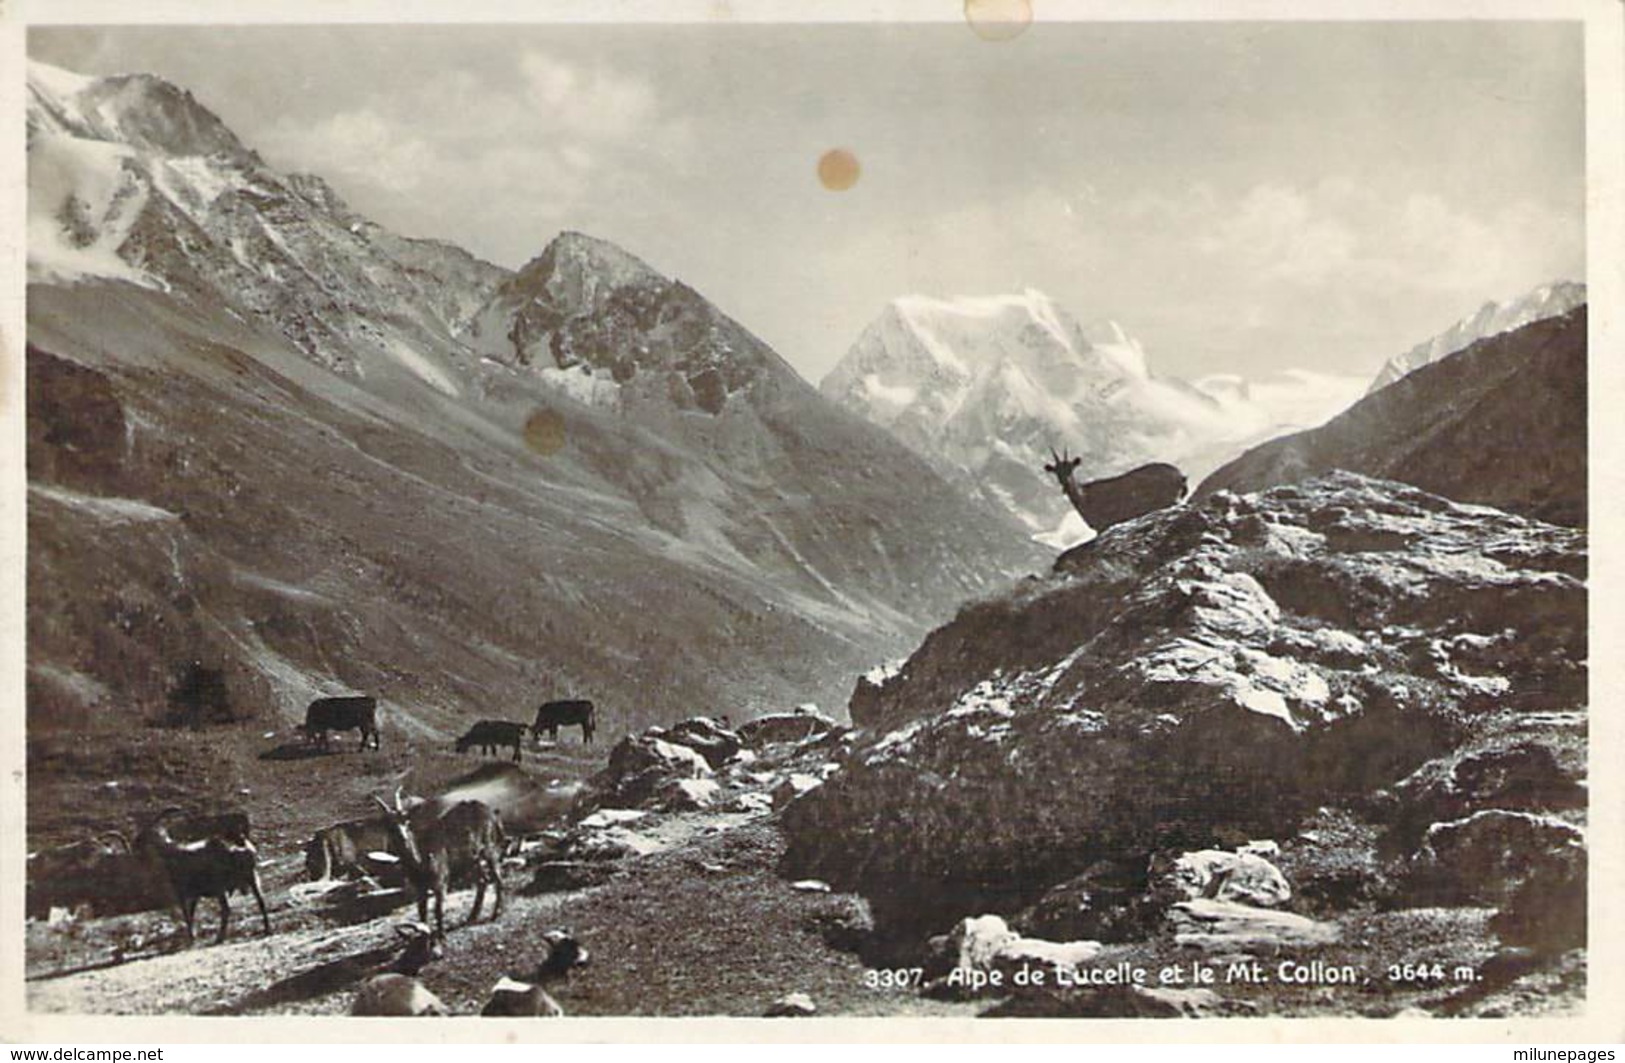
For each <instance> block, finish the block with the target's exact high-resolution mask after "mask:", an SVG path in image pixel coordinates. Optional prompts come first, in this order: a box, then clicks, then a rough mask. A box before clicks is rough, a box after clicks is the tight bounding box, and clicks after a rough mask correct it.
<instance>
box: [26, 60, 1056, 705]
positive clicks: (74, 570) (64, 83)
mask: <svg viewBox="0 0 1625 1063" xmlns="http://www.w3.org/2000/svg"><path fill="white" fill-rule="evenodd" d="M28 151H29V217H28V244H29V278H30V291H29V302H28V330H29V331H28V339H29V386H30V404H29V432H30V436H29V454H28V458H29V476H30V496H29V528H30V554H29V581H30V594H29V603H28V608H29V643H30V646H29V712H30V724H31V726H42V727H48V726H74V727H79V726H83V727H87V728H92V729H94V728H97V727H121V726H123V724H122V723H120V722H119V718H120V717H128V716H130V715H131V714H143V715H146V716H149V717H155V716H159V715H162V714H163V713H164V712H165V711H166V697H167V692H168V691H170V690H172V689H173V686H174V682H175V679H174V675H175V669H176V668H178V667H180V665H181V664H182V663H183V662H190V661H200V662H203V663H204V664H206V665H208V666H210V667H214V668H218V669H220V670H222V671H223V673H224V674H225V676H226V681H227V688H228V691H229V693H230V695H231V697H232V698H233V699H234V702H235V704H236V705H237V706H238V707H239V708H240V709H242V710H244V711H245V712H247V713H248V714H251V715H258V716H262V717H264V718H266V719H267V720H269V721H281V722H286V721H290V720H293V719H295V718H297V716H298V714H299V713H300V712H302V710H303V706H304V704H305V702H306V701H307V700H308V699H309V698H311V697H313V696H315V695H316V694H319V693H333V692H337V691H342V690H346V689H355V690H364V691H370V692H374V693H376V694H378V695H379V696H380V697H381V698H383V699H384V702H385V704H386V705H387V706H388V707H389V710H390V716H391V718H392V719H393V720H395V721H397V722H396V723H395V724H393V725H392V726H398V727H402V728H406V729H407V730H409V731H416V732H421V733H424V734H444V733H446V732H448V731H450V730H452V729H455V728H459V727H461V726H462V725H463V724H464V723H465V722H466V721H467V720H468V719H469V718H471V717H475V716H492V715H509V716H514V715H522V714H523V713H525V712H526V711H527V710H528V709H530V708H533V707H534V702H535V701H536V700H537V699H538V698H542V697H550V696H565V695H585V696H592V697H594V698H595V699H596V700H598V702H599V704H600V708H601V711H602V712H603V713H605V715H606V717H607V718H608V721H609V722H608V727H609V733H610V734H613V733H615V732H616V731H618V730H619V729H622V728H633V727H640V726H643V725H645V724H649V723H656V722H662V721H668V720H672V719H676V718H680V717H685V716H689V715H693V714H694V713H696V712H702V711H717V712H732V713H733V714H734V715H735V717H736V718H739V717H745V716H750V715H752V714H754V713H756V712H758V711H762V710H766V709H771V708H778V707H782V706H784V705H786V704H794V703H797V702H802V701H808V700H815V699H816V700H822V701H823V702H824V703H826V704H833V703H835V702H837V701H841V700H844V697H845V694H846V692H847V691H848V690H849V689H850V686H851V683H852V678H853V676H855V675H856V674H857V673H859V672H862V671H864V670H866V669H868V668H869V667H871V666H873V665H874V664H875V663H877V662H879V661H882V660H885V659H887V658H889V657H893V656H896V655H898V654H899V653H901V652H903V651H905V650H906V649H907V648H908V647H910V646H912V645H913V644H914V643H915V642H916V641H917V640H918V638H919V637H920V636H921V635H922V634H923V633H924V632H925V631H926V630H928V629H929V628H930V627H931V626H932V625H933V624H935V623H938V622H940V621H941V620H942V619H943V618H945V617H946V616H948V615H950V614H951V612H952V611H953V609H954V608H955V607H956V606H957V605H958V604H959V603H960V602H961V601H963V600H964V599H965V598H967V597H970V596H974V595H977V594H980V593H985V592H987V591H989V590H991V589H993V588H997V587H999V586H1001V585H1002V584H1003V583H1005V582H1006V581H1008V580H1010V579H1012V578H1013V577H1015V576H1018V575H1020V574H1022V573H1024V572H1026V571H1029V570H1030V569H1031V568H1033V567H1036V566H1038V565H1040V564H1042V563H1043V556H1042V553H1041V551H1039V550H1037V549H1036V548H1035V547H1034V545H1033V544H1032V543H1030V542H1029V541H1028V538H1027V535H1026V532H1025V530H1024V529H1023V528H1022V527H1021V526H1020V525H1019V524H1017V523H1016V522H1015V521H1014V520H1013V519H1012V518H1010V517H1008V516H1007V515H1005V514H1004V513H1003V512H1002V510H1000V509H998V508H997V507H994V506H992V505H989V504H986V503H982V502H979V501H977V500H976V499H974V498H969V497H967V496H966V495H965V494H964V493H963V492H961V491H959V490H957V489H955V488H953V487H951V486H950V485H949V484H948V483H947V482H946V481H945V480H944V479H943V477H942V476H941V475H940V474H939V473H938V472H936V471H934V470H933V469H932V468H931V466H930V465H929V464H928V463H926V462H924V461H922V460H920V459H919V458H918V457H916V456H915V455H914V454H912V453H911V452H910V451H909V450H907V449H906V448H905V447H903V446H902V445H900V444H898V443H896V442H895V441H894V440H892V438H891V437H890V436H889V435H888V434H887V433H885V432H884V431H883V430H881V429H879V428H877V427H875V426H873V425H870V424H868V423H867V422H866V421H864V420H863V419H861V418H859V417H856V416H853V415H852V414H850V413H847V412H845V411H842V410H841V409H839V408H837V407H836V406H835V405H834V404H832V403H830V402H828V401H826V400H825V399H824V398H822V397H821V396H820V395H819V394H818V392H817V391H816V390H815V389H814V388H813V387H812V386H810V385H809V384H807V383H806V382H805V381H803V380H801V379H800V378H799V377H798V376H797V375H796V374H795V373H794V371H793V370H791V369H790V367H789V366H788V365H786V364H785V363H784V361H783V360H782V359H781V358H780V357H779V356H778V355H777V354H776V353H774V352H773V351H772V350H771V349H770V348H768V347H767V346H766V345H765V344H763V343H762V342H761V341H760V340H758V339H757V338H756V337H754V336H752V335H751V334H750V333H749V332H748V331H747V330H746V329H744V328H743V327H742V326H740V325H739V324H738V323H736V322H734V321H732V320H731V319H729V318H728V317H727V316H726V315H724V314H723V313H722V312H721V311H720V310H718V309H717V308H716V307H714V306H712V305H711V304H710V303H709V302H707V301H706V300H705V298H704V297H703V296H701V295H700V294H699V293H697V292H695V291H694V290H692V289H690V288H688V287H686V286H685V285H683V284H681V283H678V282H676V281H672V280H669V279H667V278H666V277H663V276H662V275H660V274H659V273H658V272H657V271H655V270H654V269H653V268H651V267H650V266H648V265H647V264H645V263H643V262H641V261H639V260H638V259H637V258H635V257H634V256H632V255H631V254H629V253H627V252H626V251H624V250H622V249H619V248H616V247H614V246H613V245H611V244H608V243H606V242H604V241H601V240H596V239H593V238H591V237H588V236H584V235H581V234H578V233H566V234H563V235H561V236H559V237H558V238H557V239H555V240H553V241H552V242H551V243H549V244H548V245H547V246H546V247H545V248H544V249H543V250H542V252H541V253H540V254H539V255H538V257H537V258H536V259H535V260H533V261H532V262H531V263H530V264H528V265H527V266H525V267H524V268H523V269H521V270H519V271H518V272H513V271H510V270H506V269H503V268H501V267H498V266H495V265H492V264H491V263H487V262H483V261H481V260H479V259H478V258H476V257H474V256H473V255H470V254H468V253H467V252H465V251H463V250H461V249H460V248H457V247H454V246H452V245H450V244H447V243H443V242H439V241H432V240H418V239H411V238H408V237H403V236H400V235H398V234H395V233H391V232H389V231H387V230H385V229H383V228H381V227H380V226H378V225H376V224H374V223H372V222H371V221H369V220H368V219H366V218H364V217H362V216H360V215H359V214H357V213H356V212H354V211H353V210H351V209H350V208H349V207H347V206H346V205H345V204H344V202H343V201H342V200H341V199H340V197H339V196H338V195H337V194H336V193H335V192H334V191H333V190H332V189H331V188H329V187H328V186H327V185H326V184H325V183H323V182H322V181H321V180H320V179H319V178H316V177H312V176H308V175H288V174H282V173H278V172H277V171H275V170H274V169H272V168H271V167H269V166H267V165H266V163H265V162H264V161H263V160H262V159H261V158H260V157H259V156H258V155H257V154H256V153H255V152H254V151H252V150H251V149H250V148H248V147H247V146H245V145H244V144H242V143H241V142H240V141H239V140H238V138H237V137H236V136H235V135H234V134H233V133H232V132H231V131H230V130H229V129H227V128H226V126H225V125H224V124H223V123H221V122H220V120H219V119H218V118H216V117H215V116H214V115H213V114H211V113H210V112H209V111H208V110H207V109H205V108H204V107H203V106H202V104H201V103H199V102H198V101H197V100H196V99H194V98H193V97H192V96H191V95H190V94H189V93H187V92H186V91H185V90H184V89H181V88H179V87H176V86H174V85H171V84H169V83H167V82H165V81H163V80H161V79H158V78H154V77H150V76H145V75H135V76H128V77H113V78H98V79H92V78H84V77H80V76H78V75H75V74H71V73H68V72H66V71H62V70H58V69H55V68H52V67H48V66H44V65H41V64H37V63H36V64H30V69H29V106H28Z"/></svg>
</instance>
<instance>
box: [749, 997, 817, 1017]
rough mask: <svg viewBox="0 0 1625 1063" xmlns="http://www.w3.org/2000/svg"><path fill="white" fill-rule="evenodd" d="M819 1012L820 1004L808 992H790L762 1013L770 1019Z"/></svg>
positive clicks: (803, 1015) (802, 1015)
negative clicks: (815, 1002)
mask: <svg viewBox="0 0 1625 1063" xmlns="http://www.w3.org/2000/svg"><path fill="white" fill-rule="evenodd" d="M816 1014H818V1005H817V1004H814V1003H813V1001H812V997H810V996H808V995H807V994H806V993H790V994H788V995H786V996H782V997H780V998H779V999H777V1000H775V1001H774V1002H773V1003H771V1004H769V1005H768V1006H767V1010H766V1011H764V1012H762V1015H763V1016H765V1017H766V1018H769V1019H779V1018H803V1017H805V1016H808V1015H816Z"/></svg>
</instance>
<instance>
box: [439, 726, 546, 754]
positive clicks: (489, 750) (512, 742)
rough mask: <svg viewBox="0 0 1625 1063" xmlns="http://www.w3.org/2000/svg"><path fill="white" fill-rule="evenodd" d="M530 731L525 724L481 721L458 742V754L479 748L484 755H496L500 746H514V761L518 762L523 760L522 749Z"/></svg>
mask: <svg viewBox="0 0 1625 1063" xmlns="http://www.w3.org/2000/svg"><path fill="white" fill-rule="evenodd" d="M528 730H530V728H528V727H526V726H525V725H524V724H522V723H515V722H514V721H512V720H481V721H480V722H479V723H477V724H475V725H474V726H473V727H470V728H469V729H468V733H467V734H465V735H463V737H461V738H459V739H458V740H457V752H459V753H467V752H468V751H469V750H470V749H475V748H478V749H479V750H480V751H481V752H482V753H486V754H489V755H495V754H496V751H497V747H498V746H513V759H514V760H515V762H517V761H519V760H520V759H522V758H521V755H520V749H521V747H523V746H524V743H525V732H526V731H528Z"/></svg>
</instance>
